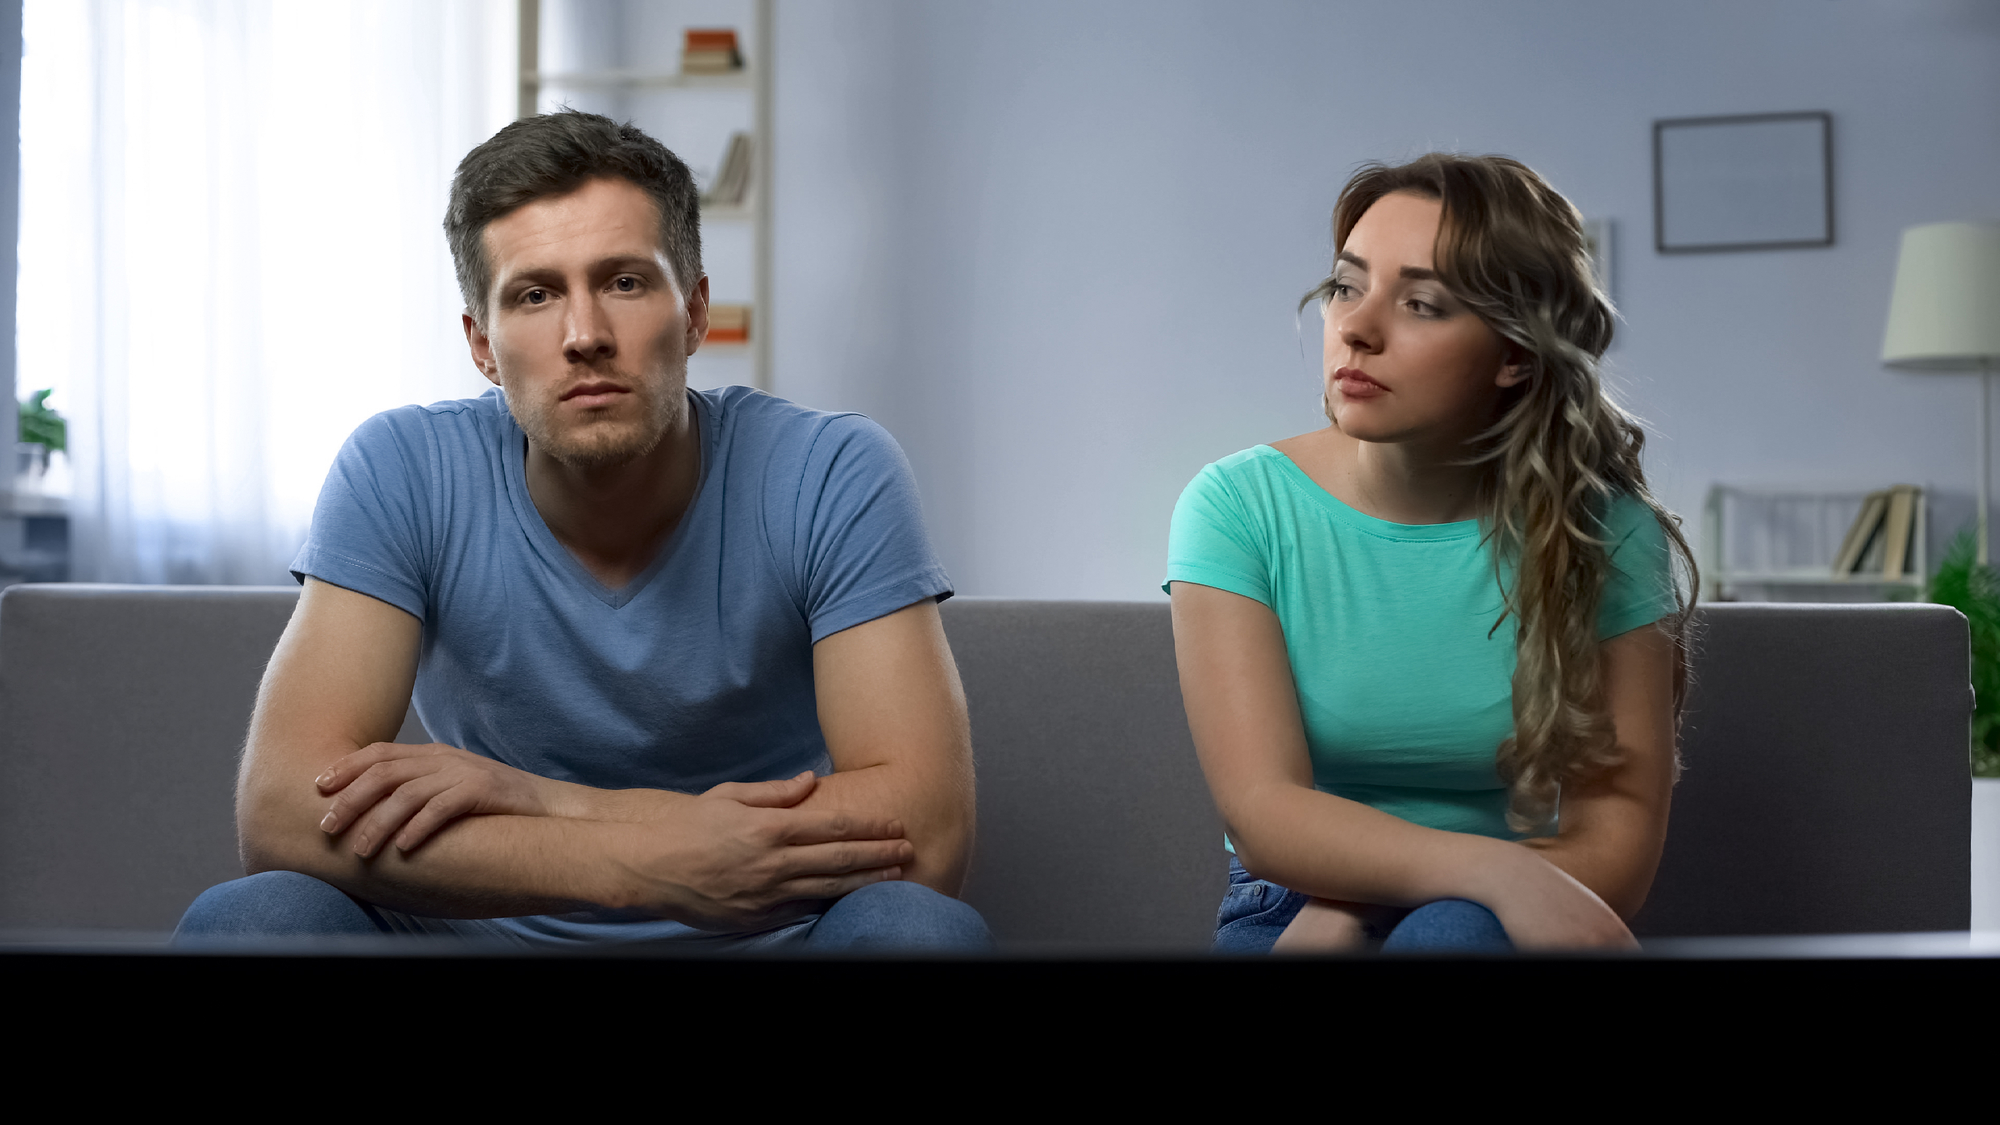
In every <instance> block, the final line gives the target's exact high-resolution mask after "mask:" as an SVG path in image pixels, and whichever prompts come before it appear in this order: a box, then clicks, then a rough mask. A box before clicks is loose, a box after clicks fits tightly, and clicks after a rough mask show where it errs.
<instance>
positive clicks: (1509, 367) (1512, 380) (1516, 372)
mask: <svg viewBox="0 0 2000 1125" xmlns="http://www.w3.org/2000/svg"><path fill="white" fill-rule="evenodd" d="M1500 348H1501V350H1500V373H1499V374H1497V375H1495V376H1494V377H1493V383H1494V385H1495V386H1498V387H1502V388H1505V387H1518V386H1520V385H1521V384H1522V383H1525V382H1527V381H1528V366H1529V365H1528V358H1529V357H1528V349H1526V348H1524V347H1522V346H1521V345H1519V344H1517V343H1515V342H1514V341H1512V340H1503V341H1501V344H1500Z"/></svg>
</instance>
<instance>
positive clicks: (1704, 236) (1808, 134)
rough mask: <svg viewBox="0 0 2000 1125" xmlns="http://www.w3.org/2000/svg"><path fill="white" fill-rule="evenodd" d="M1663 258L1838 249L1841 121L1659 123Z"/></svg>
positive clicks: (1657, 221)
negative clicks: (1837, 124)
mask: <svg viewBox="0 0 2000 1125" xmlns="http://www.w3.org/2000/svg"><path fill="white" fill-rule="evenodd" d="M1653 240H1654V245H1655V246H1656V247H1658V249H1659V251H1660V253H1662V254H1684V253H1696V252H1702V251H1713V250H1777V249H1784V248H1789V247H1797V246H1831V245H1833V118H1832V116H1831V115H1829V114H1826V113H1755V114H1745V115H1742V116H1737V117H1681V118H1673V119H1669V120H1665V121H1655V122H1653Z"/></svg>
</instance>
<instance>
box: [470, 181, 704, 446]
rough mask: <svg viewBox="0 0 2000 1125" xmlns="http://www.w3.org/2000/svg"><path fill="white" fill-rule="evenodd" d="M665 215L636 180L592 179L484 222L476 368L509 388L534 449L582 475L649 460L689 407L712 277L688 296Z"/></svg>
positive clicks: (474, 336) (474, 329) (473, 336)
mask: <svg viewBox="0 0 2000 1125" xmlns="http://www.w3.org/2000/svg"><path fill="white" fill-rule="evenodd" d="M659 230H660V220H659V212H658V210H657V209H656V208H655V207H654V205H653V201H652V199H651V198H650V197H648V196H647V195H646V193H645V192H644V191H642V190H641V189H640V188H639V187H638V186H637V185H635V184H633V183H631V182H630V181H629V180H620V179H598V180H591V181H590V182H588V183H586V184H584V185H583V186H582V187H580V188H577V189H576V190H575V191H573V192H570V193H569V194H568V195H557V196H550V197H548V198H546V199H538V200H535V201H534V202H533V203H529V204H527V205H526V206H523V207H521V208H519V209H518V210H515V211H511V212H509V213H507V214H506V215H503V216H501V217H500V218H498V219H495V220H494V221H493V222H492V223H490V224H488V225H487V227H486V233H485V239H486V254H487V260H488V261H489V262H491V263H492V267H493V274H492V276H493V283H492V288H491V289H490V290H489V291H488V293H487V316H486V328H485V329H484V330H482V329H481V328H480V327H479V326H478V325H477V324H476V323H475V322H474V321H473V319H472V317H470V316H467V317H466V318H465V335H466V340H467V342H468V343H470V344H471V346H472V359H473V362H474V363H476V364H478V365H479V370H480V371H482V372H483V373H485V375H486V377H487V378H488V379H490V380H492V381H493V382H495V383H497V384H499V385H500V386H501V387H503V388H504V389H505V390H506V392H507V405H508V408H509V409H510V410H512V411H513V414H514V420H515V421H516V422H518V423H520V426H521V429H522V430H523V431H525V432H526V433H527V435H528V441H529V442H530V443H531V444H532V445H533V446H534V448H536V449H538V450H540V451H542V452H543V453H546V454H548V455H549V456H551V457H554V458H555V459H556V460H558V461H560V462H562V463H564V464H565V465H569V466H571V467H573V468H594V467H597V466H602V465H611V464H617V463H621V462H625V461H630V460H632V459H634V458H637V457H643V456H645V455H646V454H647V453H650V452H652V450H653V449H654V447H656V446H657V445H658V444H659V442H660V439H661V437H662V436H664V435H665V434H666V433H667V431H668V430H669V429H670V428H672V427H673V426H675V425H676V424H677V423H678V422H679V421H680V419H681V417H682V412H683V411H685V410H686V409H687V393H686V390H687V357H688V356H689V355H690V354H692V353H693V352H694V350H695V349H696V348H697V347H699V346H700V345H701V341H702V338H703V337H704V336H705V335H706V334H707V329H708V279H707V278H705V277H704V278H701V279H700V280H699V281H698V282H697V283H696V285H695V286H694V287H693V289H692V291H691V292H690V293H689V294H688V295H686V296H685V297H684V296H683V294H682V293H681V292H680V291H679V289H678V287H677V286H676V285H675V284H674V277H673V271H672V270H671V269H670V268H669V267H668V265H667V259H666V255H665V254H664V253H663V252H662V251H661V250H660V238H659Z"/></svg>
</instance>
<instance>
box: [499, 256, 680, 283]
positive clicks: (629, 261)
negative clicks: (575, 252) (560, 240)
mask: <svg viewBox="0 0 2000 1125" xmlns="http://www.w3.org/2000/svg"><path fill="white" fill-rule="evenodd" d="M590 269H591V272H592V273H614V272H618V271H621V270H652V271H654V272H659V270H660V263H659V262H657V261H655V260H654V259H652V258H650V257H647V256H646V255H644V254H620V255H617V256H615V257H610V258H600V259H599V260H597V261H595V262H592V263H591V266H590ZM562 277H563V271H562V268H561V267H559V266H524V267H522V268H521V269H518V270H515V271H514V272H512V273H510V274H507V275H506V276H505V277H504V278H502V279H501V282H502V284H505V285H524V284H525V285H547V284H549V283H550V282H554V281H561V280H562Z"/></svg>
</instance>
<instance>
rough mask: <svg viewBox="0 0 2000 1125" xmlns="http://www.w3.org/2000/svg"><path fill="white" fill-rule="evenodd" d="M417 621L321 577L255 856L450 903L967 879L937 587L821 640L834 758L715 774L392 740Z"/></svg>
mask: <svg viewBox="0 0 2000 1125" xmlns="http://www.w3.org/2000/svg"><path fill="white" fill-rule="evenodd" d="M420 641H421V626H420V625H419V623H418V622H417V620H416V619H415V618H413V617H411V616H410V615H409V614H407V613H405V612H403V611H402V610H400V609H397V608H395V607H393V606H390V605H388V604H387V603H384V602H381V601H379V600H377V599H375V598H371V597H368V596H367V595H365V594H358V593H355V592H353V591H350V590H346V589H343V588H341V587H338V586H334V585H331V584H328V583H324V582H320V581H318V580H316V579H308V580H307V581H306V587H305V590H304V592H303V593H302V594H301V596H300V599H299V607H298V609H297V611H296V612H295V613H294V614H293V616H292V621H291V624H290V625H289V626H287V627H286V630H285V634H284V636H283V638H282V639H281V640H280V641H279V642H278V648H277V651H276V652H275V653H274V654H273V656H272V658H271V664H270V667H269V668H268V669H267V671H266V672H265V676H264V683H263V686H262V688H261V689H260V691H259V693H258V699H257V709H256V713H255V715H254V716H253V718H252V720H251V724H250V739H249V744H248V747H247V749H246V751H245V754H244V759H243V768H242V772H241V775H240V777H239V779H238V784H237V824H238V831H239V834H240V837H241V841H242V848H243V859H244V864H245V866H246V868H247V869H248V870H250V871H251V872H257V871H265V870H274V869H281V870H290V871H299V872H303V873H305V874H308V875H312V876H315V877H317V878H320V879H323V880H325V881H326V882H329V883H331V884H333V885H334V886H337V887H339V888H341V889H342V890H344V891H347V892H348V893H350V894H353V895H355V896H356V897H358V898H362V899H365V900H367V901H369V902H374V903H379V904H381V905H384V906H388V907H391V908H394V909H399V910H405V911H408V912H410V913H415V914H427V915H432V916H438V917H500V916H506V915H516V914H531V913H557V912H563V911H568V910H574V909H577V908H579V907H582V906H590V905H595V906H610V907H618V908H627V909H638V910H642V911H646V912H649V913H653V914H657V915H659V916H662V917H668V918H675V919H678V920H681V921H684V922H688V923H690V924H692V925H698V926H703V927H706V928H713V929H756V928H762V927H764V926H768V925H771V924H774V923H776V922H779V921H782V920H784V919H786V918H788V917H791V916H795V915H799V914H804V913H809V912H811V911H812V910H814V909H816V906H815V901H816V900H823V899H828V898H836V897H839V896H840V895H843V894H846V893H847V892H849V891H852V890H854V889H856V888H858V887H861V886H865V885H866V884H868V883H872V882H877V881H879V880H882V879H893V878H905V879H913V880H916V881H919V882H922V883H924V884H926V885H928V886H931V887H933V888H935V889H937V890H940V891H943V892H945V893H947V894H955V893H957V891H958V887H959V884H960V882H961V881H962V880H963V878H964V874H965V866H966V861H967V859H968V858H969V855H970V849H971V840H972V823H973V821H972V818H973V800H972V752H971V736H970V733H969V730H968V727H967V724H966V716H965V699H964V693H963V690H962V689H961V688H960V686H959V682H958V673H957V669H956V667H955V666H954V665H953V663H952V660H951V653H950V650H949V648H948V647H947V645H946V642H945V637H944V630H943V626H942V624H941V622H940V620H939V616H938V611H937V606H936V604H935V603H933V602H929V601H925V602H920V603H918V604H916V605H913V606H909V607H907V608H905V609H903V610H900V611H898V612H896V613H892V614H890V615H888V616H886V617H882V618H878V619H876V620H874V621H870V622H867V623H865V624H862V625H857V626H855V627H853V628H851V629H847V630H844V631H842V632H840V633H836V634H834V635H833V636H830V637H827V638H826V639H824V640H822V641H821V642H819V644H817V645H815V646H814V648H813V674H814V682H815V690H816V693H817V700H818V705H819V717H820V727H821V730H822V732H823V733H824V735H825V738H826V743H827V748H828V751H829V753H830V754H831V756H832V759H833V764H834V769H835V771H836V772H835V773H834V774H832V775H830V776H828V777H824V778H817V779H815V778H813V777H812V776H811V775H810V774H805V775H801V776H799V777H796V778H793V779H790V780H788V781H773V782H758V783H753V784H728V785H719V786H716V787H715V788H713V789H710V790H709V791H707V792H706V793H703V794H701V795H700V796H690V795H688V794H682V793H671V792H665V791H661V790H652V789H625V790H603V789H592V788H589V787H587V786H582V785H576V784H572V783H569V782H561V781H554V780H551V779H548V778H544V777H539V776H536V775H534V774H529V773H526V772H523V771H521V770H517V769H514V768H512V767H510V766H506V765H502V764H501V763H498V762H495V761H492V760H491V759H487V758H483V757H480V756H478V755H476V754H471V753H468V752H466V751H464V750H459V749H454V748H452V747H448V746H439V745H430V746H399V745H397V744H394V743H391V742H389V741H387V740H388V739H391V738H394V737H395V731H396V729H397V727H398V726H399V724H400V723H401V722H402V718H403V715H404V713H405V711H406V710H407V708H408V705H409V697H410V689H411V686H412V685H413V684H414V682H415V678H416V665H417V654H418V647H419V644H420Z"/></svg>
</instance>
